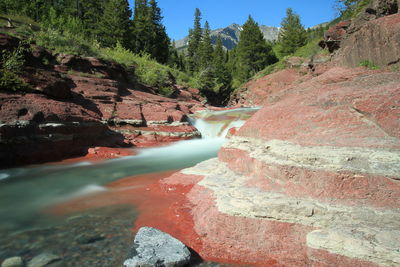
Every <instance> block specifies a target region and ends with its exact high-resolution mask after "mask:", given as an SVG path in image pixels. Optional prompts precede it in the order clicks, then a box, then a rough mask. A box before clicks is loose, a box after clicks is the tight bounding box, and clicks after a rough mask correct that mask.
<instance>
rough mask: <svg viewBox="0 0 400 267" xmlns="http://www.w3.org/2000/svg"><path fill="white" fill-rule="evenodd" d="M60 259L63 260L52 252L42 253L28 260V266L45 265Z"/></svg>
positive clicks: (41, 266) (39, 266) (38, 266)
mask: <svg viewBox="0 0 400 267" xmlns="http://www.w3.org/2000/svg"><path fill="white" fill-rule="evenodd" d="M59 260H61V258H60V257H59V256H57V255H54V254H51V253H42V254H40V255H37V256H36V257H34V258H33V259H31V260H30V261H29V262H28V267H43V266H46V265H47V264H50V263H53V262H55V261H59Z"/></svg>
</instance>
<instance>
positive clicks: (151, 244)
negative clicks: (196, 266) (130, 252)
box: [124, 227, 190, 267]
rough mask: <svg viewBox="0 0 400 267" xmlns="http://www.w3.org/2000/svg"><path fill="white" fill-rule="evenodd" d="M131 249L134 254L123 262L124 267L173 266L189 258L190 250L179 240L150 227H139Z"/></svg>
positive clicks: (186, 261)
mask: <svg viewBox="0 0 400 267" xmlns="http://www.w3.org/2000/svg"><path fill="white" fill-rule="evenodd" d="M133 249H134V250H135V251H134V255H135V256H134V257H133V258H131V259H128V260H126V261H125V262H124V265H125V266H126V267H136V266H141V267H145V266H149V267H150V266H166V267H175V266H183V265H185V264H187V263H188V262H189V260H190V251H189V249H188V248H187V247H186V246H185V245H184V244H183V243H182V242H181V241H179V240H177V239H175V238H173V237H172V236H170V235H169V234H166V233H164V232H161V231H160V230H157V229H154V228H151V227H142V228H140V229H139V232H138V233H137V234H136V237H135V241H134V245H133Z"/></svg>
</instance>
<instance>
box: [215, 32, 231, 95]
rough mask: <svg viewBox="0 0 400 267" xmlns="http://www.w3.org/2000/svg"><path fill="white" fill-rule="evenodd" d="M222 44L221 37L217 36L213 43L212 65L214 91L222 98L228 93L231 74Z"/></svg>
mask: <svg viewBox="0 0 400 267" xmlns="http://www.w3.org/2000/svg"><path fill="white" fill-rule="evenodd" d="M226 55H227V54H226V53H225V51H224V48H223V45H222V39H221V37H220V36H218V39H217V43H216V45H215V49H214V54H213V65H214V77H215V86H214V88H215V89H216V91H218V92H219V93H220V95H221V96H222V98H224V99H225V98H226V97H228V95H229V90H228V89H230V88H231V82H232V75H231V73H230V72H229V70H228V68H227V66H226V65H227V64H226V62H227V58H226Z"/></svg>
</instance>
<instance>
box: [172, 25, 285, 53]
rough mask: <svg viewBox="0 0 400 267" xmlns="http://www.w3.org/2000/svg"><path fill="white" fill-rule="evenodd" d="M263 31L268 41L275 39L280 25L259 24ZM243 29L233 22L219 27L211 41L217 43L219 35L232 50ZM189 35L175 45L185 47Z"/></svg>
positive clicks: (223, 43) (178, 47) (180, 48)
mask: <svg viewBox="0 0 400 267" xmlns="http://www.w3.org/2000/svg"><path fill="white" fill-rule="evenodd" d="M259 27H260V30H261V32H262V33H263V35H264V38H265V40H267V41H275V40H277V39H278V36H279V31H280V27H273V26H265V25H261V26H259ZM241 30H242V26H241V25H239V24H236V23H232V24H230V25H229V26H227V27H224V28H218V29H215V30H212V31H211V41H212V43H213V44H215V43H216V41H217V38H218V36H221V38H222V45H223V46H224V47H225V48H226V49H227V50H232V49H233V48H235V46H236V45H237V43H238V42H239V36H240V31H241ZM188 40H189V37H188V36H186V37H184V38H183V39H180V40H177V41H175V47H176V48H177V49H178V50H182V49H185V48H186V47H187V45H188Z"/></svg>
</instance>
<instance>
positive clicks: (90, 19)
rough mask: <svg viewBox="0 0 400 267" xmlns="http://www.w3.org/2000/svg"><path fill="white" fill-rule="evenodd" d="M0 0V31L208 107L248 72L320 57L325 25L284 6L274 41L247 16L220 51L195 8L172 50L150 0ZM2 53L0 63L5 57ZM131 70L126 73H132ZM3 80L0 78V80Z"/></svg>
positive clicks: (353, 2)
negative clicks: (183, 46) (116, 66)
mask: <svg viewBox="0 0 400 267" xmlns="http://www.w3.org/2000/svg"><path fill="white" fill-rule="evenodd" d="M42 2H43V0H33V1H19V0H0V13H1V14H3V15H0V17H1V19H0V27H1V28H0V31H3V32H7V33H8V34H14V35H17V36H19V37H21V38H23V39H25V40H28V42H36V43H37V44H38V45H40V46H43V47H45V48H48V49H51V50H52V51H53V52H54V53H64V54H74V55H80V56H86V57H97V58H101V59H106V60H111V61H115V62H118V63H121V64H123V65H124V66H125V67H126V68H127V69H128V70H130V73H131V74H132V75H134V78H135V79H136V80H137V81H139V82H141V83H144V84H146V85H148V86H152V87H158V88H160V89H161V90H160V92H163V94H165V95H167V96H168V95H169V94H170V93H171V92H172V89H171V85H172V84H174V83H177V84H180V85H185V86H190V87H196V88H199V89H200V90H201V92H202V94H203V95H205V96H206V97H207V98H208V101H209V102H210V103H212V104H215V105H221V104H222V105H223V104H226V103H227V100H228V99H229V97H230V95H231V94H232V92H233V91H234V90H235V89H237V88H239V87H240V86H241V85H242V84H243V83H245V82H246V81H248V80H249V79H251V78H252V77H253V76H254V75H255V77H259V76H260V75H264V74H268V73H271V72H273V71H275V70H278V69H281V68H283V67H285V61H286V60H287V58H289V57H291V56H297V57H303V58H310V57H312V56H314V55H316V54H319V53H323V51H322V50H321V49H320V48H319V46H318V42H319V41H320V40H321V39H322V37H323V33H324V30H325V29H326V27H320V28H314V29H308V30H306V29H304V26H303V25H302V23H301V19H300V17H299V15H297V14H296V13H295V12H294V11H293V10H292V9H290V8H289V9H287V13H286V17H285V18H283V20H282V30H281V31H280V34H279V37H278V40H277V41H266V40H265V38H264V35H263V33H262V32H261V30H260V28H259V26H258V23H257V22H256V21H254V19H253V18H252V17H251V16H249V18H248V20H247V21H246V23H245V24H244V25H243V31H241V32H240V38H239V42H238V44H237V46H236V47H235V48H234V49H233V50H231V51H226V50H225V49H224V47H223V46H222V44H221V38H219V37H218V36H217V41H216V44H215V45H213V43H214V41H215V40H214V41H213V38H215V37H212V36H211V30H210V25H209V24H208V22H205V23H204V25H202V22H201V19H202V17H201V16H202V15H201V12H200V10H199V9H196V12H195V16H194V23H193V27H192V29H190V30H189V37H188V48H187V50H185V51H177V50H176V49H175V46H174V44H172V43H171V41H170V39H169V37H168V35H167V34H166V30H165V27H164V26H163V24H162V19H163V17H162V13H161V10H160V8H159V7H158V4H157V1H156V0H136V1H135V5H134V8H133V9H131V8H130V7H129V4H128V1H127V0H100V1H96V0H87V1H81V0H66V1H51V2H49V3H46V4H45V5H43V3H42ZM366 3H368V1H367V0H338V1H337V4H338V10H339V12H340V14H341V16H340V18H339V19H342V18H343V19H344V18H348V17H351V16H354V15H355V14H356V13H357V12H359V10H361V8H362V7H363V6H365V5H366ZM5 57H6V56H5V55H2V58H3V59H2V61H4V60H5ZM133 70H134V72H133ZM2 79H4V77H2Z"/></svg>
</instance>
